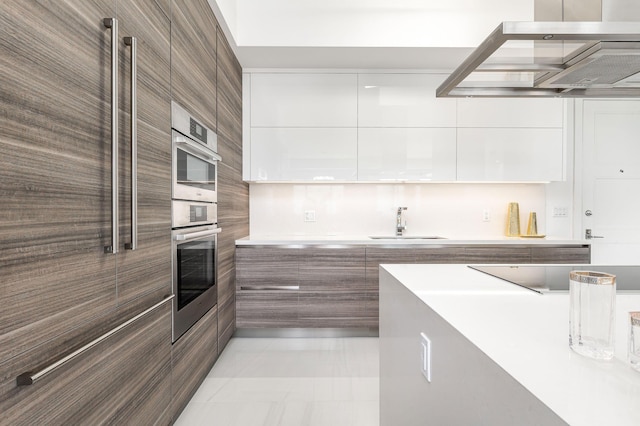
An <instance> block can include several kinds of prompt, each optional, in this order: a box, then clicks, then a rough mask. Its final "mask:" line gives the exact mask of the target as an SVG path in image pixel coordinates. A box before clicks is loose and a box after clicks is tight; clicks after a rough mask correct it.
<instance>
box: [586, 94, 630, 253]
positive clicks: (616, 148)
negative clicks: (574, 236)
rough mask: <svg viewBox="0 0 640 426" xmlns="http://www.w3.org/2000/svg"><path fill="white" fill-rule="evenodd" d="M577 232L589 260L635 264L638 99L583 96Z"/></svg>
mask: <svg viewBox="0 0 640 426" xmlns="http://www.w3.org/2000/svg"><path fill="white" fill-rule="evenodd" d="M582 140H583V145H582V146H583V149H582V185H583V186H582V209H581V214H582V235H583V236H584V235H586V234H585V233H586V232H587V230H590V232H591V235H592V236H593V237H594V238H593V239H592V240H591V242H592V252H591V262H592V263H594V264H598V263H600V264H635V265H639V264H640V101H636V100H615V101H614V100H585V101H583V109H582Z"/></svg>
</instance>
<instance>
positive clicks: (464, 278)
mask: <svg viewBox="0 0 640 426" xmlns="http://www.w3.org/2000/svg"><path fill="white" fill-rule="evenodd" d="M381 266H382V267H383V268H385V269H386V270H387V271H389V272H390V273H391V274H392V275H393V276H394V277H395V278H396V279H398V280H399V281H400V282H401V283H402V284H403V285H405V286H406V287H407V288H408V289H409V290H410V291H411V292H412V293H414V294H415V295H416V297H418V298H419V299H421V300H422V301H423V302H424V303H426V304H427V305H428V306H429V307H430V308H431V309H433V310H434V311H435V312H437V313H438V314H439V315H440V316H442V317H443V318H444V319H445V320H446V321H447V322H448V323H450V324H451V325H452V326H453V327H454V328H455V329H457V330H458V331H459V332H460V333H461V334H462V335H464V336H465V337H466V338H467V339H469V341H471V342H472V343H473V344H474V345H476V346H477V347H478V348H479V349H480V350H482V351H483V352H484V353H485V354H486V355H487V356H489V357H490V358H491V359H492V360H494V361H495V362H496V363H497V364H499V365H500V366H501V367H502V368H503V369H504V370H505V371H506V372H507V373H509V374H510V375H511V376H512V377H513V378H514V379H516V380H517V381H518V382H519V383H521V384H522V385H523V386H524V387H526V388H527V389H528V390H529V391H530V392H532V393H533V394H534V395H535V396H536V397H537V398H539V399H540V400H541V401H542V402H543V403H544V404H546V405H547V406H548V407H549V408H550V409H551V410H553V411H554V412H555V413H557V414H558V415H559V416H560V417H561V418H562V419H564V420H565V421H566V422H567V423H569V424H570V425H576V426H578V425H640V372H638V371H635V370H633V369H632V368H631V367H630V365H629V364H628V361H627V344H628V337H627V335H628V324H627V321H628V320H627V315H628V312H629V311H640V294H618V295H617V297H616V331H615V332H616V335H615V339H616V347H615V357H614V359H613V360H611V361H596V360H592V359H589V358H586V357H583V356H581V355H578V354H576V353H574V352H573V351H572V350H571V349H569V344H568V329H569V327H568V323H569V296H568V293H560V294H548V293H547V294H542V295H541V294H537V293H534V292H532V291H529V290H527V289H524V288H521V287H518V286H516V285H514V284H510V283H507V282H505V281H502V280H500V279H498V278H494V277H491V276H489V275H486V274H483V273H481V272H478V271H475V270H472V269H470V268H468V267H466V266H463V265H381ZM567 279H569V277H567Z"/></svg>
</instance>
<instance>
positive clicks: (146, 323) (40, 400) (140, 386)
mask: <svg viewBox="0 0 640 426" xmlns="http://www.w3.org/2000/svg"><path fill="white" fill-rule="evenodd" d="M104 331H105V332H106V331H108V330H104ZM63 343H64V342H63ZM38 349H39V348H38ZM38 349H36V350H35V351H38ZM35 351H34V352H35ZM30 357H31V355H29V354H26V355H24V356H19V357H16V359H13V360H12V361H10V362H9V364H10V365H9V366H6V365H5V366H3V367H10V368H6V369H5V368H3V377H2V399H1V400H0V424H3V425H4V424H7V425H9V424H11V425H44V424H47V425H85V424H86V425H95V424H105V423H108V424H131V425H134V424H135V425H143V424H168V423H170V422H171V412H170V411H169V407H170V405H171V303H170V302H166V303H164V304H163V305H161V306H160V307H158V308H156V309H155V310H153V311H151V312H149V313H148V314H146V315H145V316H143V317H141V318H140V319H138V320H136V321H134V322H133V323H132V324H131V325H129V326H128V327H125V328H123V329H122V330H120V331H118V332H116V333H115V334H113V335H111V336H110V337H108V338H107V339H105V340H103V341H102V342H101V343H99V344H97V345H96V346H94V347H92V348H91V349H88V350H87V351H86V352H84V353H82V354H80V355H79V356H78V357H77V358H75V359H73V360H71V361H69V362H68V363H66V364H63V365H62V366H60V367H59V368H58V369H57V370H55V371H53V372H52V373H50V374H49V375H47V376H45V377H43V378H42V379H41V380H40V381H37V382H35V383H34V384H32V385H27V386H25V385H23V386H16V378H15V375H13V374H11V373H7V371H9V370H10V371H13V372H16V371H17V372H23V371H29V370H28V369H29V368H42V367H44V366H33V365H31V366H29V365H28V362H29V358H30ZM56 360H57V359H54V360H50V361H56ZM10 374H11V375H10Z"/></svg>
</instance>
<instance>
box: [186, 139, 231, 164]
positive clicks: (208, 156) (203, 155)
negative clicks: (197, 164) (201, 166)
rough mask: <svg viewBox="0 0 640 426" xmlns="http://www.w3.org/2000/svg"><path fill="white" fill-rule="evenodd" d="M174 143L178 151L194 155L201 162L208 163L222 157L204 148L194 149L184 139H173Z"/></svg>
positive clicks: (194, 147) (191, 143)
mask: <svg viewBox="0 0 640 426" xmlns="http://www.w3.org/2000/svg"><path fill="white" fill-rule="evenodd" d="M175 143H176V146H178V147H179V148H180V149H182V150H184V151H187V152H189V153H190V154H192V155H195V156H196V157H198V158H200V159H201V160H204V161H208V162H214V161H220V160H222V157H220V156H219V155H218V154H216V153H215V152H213V151H211V150H210V149H207V148H205V147H200V146H198V147H196V146H194V143H193V142H189V141H188V140H187V139H186V138H180V137H177V138H175Z"/></svg>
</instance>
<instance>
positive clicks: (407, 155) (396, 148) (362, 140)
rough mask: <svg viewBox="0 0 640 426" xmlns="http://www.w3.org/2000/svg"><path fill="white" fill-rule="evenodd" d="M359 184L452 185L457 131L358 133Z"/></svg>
mask: <svg viewBox="0 0 640 426" xmlns="http://www.w3.org/2000/svg"><path fill="white" fill-rule="evenodd" d="M358 180H360V181H389V182H393V181H403V180H410V181H425V182H428V181H455V180H456V129H455V128H360V129H358Z"/></svg>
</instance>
